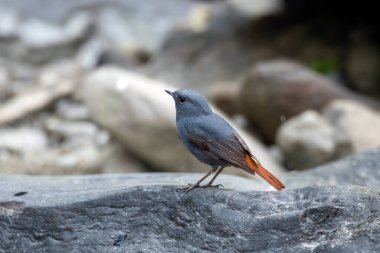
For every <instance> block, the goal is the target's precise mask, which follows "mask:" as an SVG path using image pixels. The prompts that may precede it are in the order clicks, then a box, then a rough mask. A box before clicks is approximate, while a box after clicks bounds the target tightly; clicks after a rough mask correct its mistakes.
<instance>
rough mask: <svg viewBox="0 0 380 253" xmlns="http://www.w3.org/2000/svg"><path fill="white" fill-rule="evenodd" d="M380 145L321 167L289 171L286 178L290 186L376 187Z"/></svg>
mask: <svg viewBox="0 0 380 253" xmlns="http://www.w3.org/2000/svg"><path fill="white" fill-rule="evenodd" d="M379 159H380V147H378V148H374V149H371V150H367V151H364V152H361V153H357V154H353V155H350V156H347V157H345V158H342V159H340V160H337V161H334V162H330V163H327V164H324V165H322V166H320V167H317V168H314V169H310V170H304V171H301V172H298V173H295V172H292V173H289V174H288V175H287V176H286V178H285V179H284V182H285V185H286V187H287V188H288V189H290V188H301V187H306V186H310V185H319V186H321V185H344V186H349V185H359V186H365V187H370V188H374V189H378V188H379V185H380V184H379V182H380V169H379V164H380V163H379Z"/></svg>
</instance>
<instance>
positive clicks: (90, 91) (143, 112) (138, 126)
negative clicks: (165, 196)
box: [81, 67, 282, 174]
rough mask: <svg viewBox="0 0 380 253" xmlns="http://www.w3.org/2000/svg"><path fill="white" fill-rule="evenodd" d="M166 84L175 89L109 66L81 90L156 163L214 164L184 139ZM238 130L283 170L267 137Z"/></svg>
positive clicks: (129, 143)
mask: <svg viewBox="0 0 380 253" xmlns="http://www.w3.org/2000/svg"><path fill="white" fill-rule="evenodd" d="M165 89H169V90H175V88H174V87H170V86H168V85H167V84H164V83H160V82H157V81H154V80H151V79H148V78H146V77H144V76H140V75H137V74H134V73H131V72H128V71H123V70H120V69H117V68H110V67H108V68H107V67H105V68H101V69H99V70H97V71H95V72H94V73H92V74H91V75H89V76H88V78H87V79H86V81H85V85H84V89H83V91H82V92H81V94H82V96H83V97H84V100H85V102H86V105H87V106H88V108H89V110H90V114H91V116H92V118H93V119H94V120H95V121H96V122H97V123H99V124H100V125H101V126H103V127H105V128H106V129H108V130H109V131H110V132H111V134H112V135H113V136H115V137H116V139H117V140H120V141H121V142H122V143H123V144H124V145H125V147H126V148H127V150H128V151H129V152H131V153H132V154H133V155H135V156H136V157H137V158H139V159H140V160H142V161H144V162H146V163H147V164H148V165H149V166H150V167H152V168H155V169H158V170H169V171H205V170H208V169H209V168H208V166H206V165H203V164H202V163H200V162H199V161H198V160H196V159H195V158H194V157H193V156H192V155H191V154H190V153H189V152H188V151H187V150H186V149H185V147H184V145H183V144H182V143H181V142H180V140H179V138H178V134H177V129H176V126H175V108H174V104H173V100H172V98H171V97H170V96H168V95H167V94H166V93H165V92H164V90H165ZM99 101H101V103H100V102H99ZM237 130H238V132H240V133H241V134H242V135H243V138H244V139H245V140H246V142H247V143H248V145H249V146H252V151H253V153H254V154H255V156H256V157H257V158H258V159H259V160H260V161H261V162H262V164H263V165H264V166H266V167H268V168H270V170H271V171H272V172H273V173H274V174H277V173H281V171H282V169H281V167H280V166H279V165H278V164H276V162H275V161H273V160H272V159H271V158H270V157H269V155H268V154H267V152H266V150H265V148H264V146H263V145H262V144H261V143H259V142H258V141H257V140H255V139H253V138H252V137H249V136H248V135H247V134H246V133H244V132H243V131H242V130H240V129H239V128H237ZM173 150H174V151H175V152H173ZM232 171H236V172H239V173H241V172H240V170H232ZM241 174H246V173H244V172H242V173H241Z"/></svg>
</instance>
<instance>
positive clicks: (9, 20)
mask: <svg viewBox="0 0 380 253" xmlns="http://www.w3.org/2000/svg"><path fill="white" fill-rule="evenodd" d="M17 25H18V17H17V14H16V13H14V12H13V11H10V10H7V8H5V9H4V8H1V9H0V40H1V39H11V38H12V37H14V36H16V33H15V30H16V29H17Z"/></svg>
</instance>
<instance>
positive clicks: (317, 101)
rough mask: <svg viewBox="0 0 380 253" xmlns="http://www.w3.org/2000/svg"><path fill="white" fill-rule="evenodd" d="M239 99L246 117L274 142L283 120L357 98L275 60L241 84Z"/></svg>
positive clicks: (257, 68) (310, 73)
mask: <svg viewBox="0 0 380 253" xmlns="http://www.w3.org/2000/svg"><path fill="white" fill-rule="evenodd" d="M240 97H241V101H242V110H243V113H244V115H245V116H246V117H247V118H248V119H249V120H250V121H251V122H252V124H253V125H254V126H255V127H257V128H258V129H259V130H260V132H261V133H262V134H263V135H264V137H266V139H267V140H268V141H273V140H274V138H275V134H276V131H277V129H278V127H279V126H280V124H281V121H282V119H286V118H290V117H293V116H296V115H298V114H300V113H301V112H303V111H306V110H317V111H320V110H321V109H322V108H324V107H325V106H327V105H328V104H329V103H330V102H332V101H333V100H335V99H337V98H354V97H355V96H354V95H353V94H352V93H350V92H349V91H348V90H346V89H345V88H343V87H341V86H339V85H337V84H336V83H334V82H333V81H332V80H330V79H328V78H326V77H324V76H322V75H320V74H318V73H316V72H313V71H311V70H309V69H307V68H305V67H303V66H301V65H299V64H296V63H294V62H290V61H285V60H282V61H279V60H272V61H266V62H261V63H258V64H256V65H255V66H254V67H253V69H252V71H251V72H250V73H248V74H247V76H246V77H245V78H244V79H243V81H242V89H241V95H240ZM355 99H361V98H358V97H355ZM363 102H364V101H363Z"/></svg>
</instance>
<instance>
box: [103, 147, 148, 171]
mask: <svg viewBox="0 0 380 253" xmlns="http://www.w3.org/2000/svg"><path fill="white" fill-rule="evenodd" d="M102 156H103V157H104V158H103V161H104V162H103V163H104V164H103V167H102V173H131V172H147V171H148V169H149V168H147V166H146V165H144V164H143V163H142V162H141V161H138V160H137V159H136V158H135V157H133V156H132V155H131V154H129V153H128V152H127V151H126V150H125V148H124V147H123V145H121V144H120V143H118V142H116V141H113V142H111V143H110V144H109V145H108V147H107V149H106V150H105V151H104V153H103V155H102Z"/></svg>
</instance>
